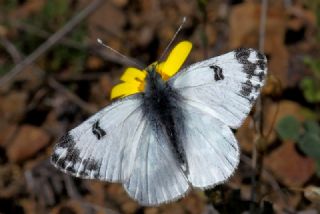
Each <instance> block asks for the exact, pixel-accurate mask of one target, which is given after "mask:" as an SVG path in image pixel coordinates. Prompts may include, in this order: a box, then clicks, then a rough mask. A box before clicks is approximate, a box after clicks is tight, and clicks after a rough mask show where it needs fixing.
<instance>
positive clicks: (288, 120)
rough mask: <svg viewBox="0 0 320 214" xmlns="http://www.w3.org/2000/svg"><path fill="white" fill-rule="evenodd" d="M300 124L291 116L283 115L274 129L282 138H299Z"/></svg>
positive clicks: (295, 139)
mask: <svg viewBox="0 0 320 214" xmlns="http://www.w3.org/2000/svg"><path fill="white" fill-rule="evenodd" d="M300 127H301V124H300V122H299V121H298V120H297V119H296V118H295V117H293V116H286V117H283V118H282V119H281V120H280V121H279V122H278V124H277V126H276V130H277V132H278V134H279V136H280V137H281V139H282V140H294V141H297V140H298V138H299V132H300Z"/></svg>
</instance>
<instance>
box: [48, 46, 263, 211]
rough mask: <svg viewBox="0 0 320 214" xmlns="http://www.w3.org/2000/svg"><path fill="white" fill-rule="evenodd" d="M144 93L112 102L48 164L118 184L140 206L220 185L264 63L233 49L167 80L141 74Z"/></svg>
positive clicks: (231, 166) (234, 158)
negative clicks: (236, 134)
mask: <svg viewBox="0 0 320 214" xmlns="http://www.w3.org/2000/svg"><path fill="white" fill-rule="evenodd" d="M147 71H148V74H147V77H146V87H145V90H144V92H142V93H139V94H135V95H132V96H129V97H126V98H123V99H119V100H117V101H115V102H114V103H113V104H111V105H109V106H107V107H106V108H104V109H102V110H101V111H100V112H98V113H96V114H95V115H93V116H92V117H90V118H89V119H87V120H86V121H85V122H83V123H82V124H81V125H79V126H78V127H76V128H74V129H72V130H71V131H69V132H68V133H67V134H66V135H65V136H64V137H62V138H61V140H60V142H59V143H58V144H57V145H56V147H55V149H54V153H53V155H52V159H51V160H52V163H53V164H54V165H55V166H56V167H58V168H59V169H61V170H62V171H64V172H66V173H69V174H72V175H74V176H77V177H81V178H90V179H99V180H104V181H110V182H121V183H122V184H123V186H124V188H125V190H126V191H127V193H128V194H129V195H130V196H131V197H132V198H134V199H135V200H137V201H138V202H139V203H140V204H143V205H158V204H161V203H165V202H169V201H173V200H176V199H178V198H181V197H182V196H184V195H185V194H186V193H187V192H188V190H189V189H190V188H191V187H196V188H201V189H206V188H211V187H213V186H215V185H217V184H219V183H222V182H224V181H225V180H227V179H228V178H229V177H230V176H231V175H232V174H233V173H234V171H235V169H236V167H237V165H238V163H239V147H238V144H237V141H236V139H235V137H234V135H233V133H232V131H231V129H230V128H238V127H239V126H240V125H241V124H242V122H243V120H244V119H245V117H246V116H247V114H248V113H249V112H250V109H251V106H252V105H253V103H254V101H255V100H256V98H257V96H258V95H259V93H260V88H261V87H262V86H263V84H264V82H265V76H266V73H267V68H266V57H265V56H264V55H263V54H260V53H259V52H257V51H255V50H253V49H238V50H235V51H232V52H229V53H227V54H224V55H222V56H219V57H215V58H211V59H208V60H205V61H202V62H199V63H196V64H193V65H191V66H189V67H187V68H185V69H183V70H181V71H180V72H178V73H177V74H176V75H175V76H174V77H172V78H171V79H169V80H168V81H164V80H162V79H161V77H160V75H159V74H158V73H157V72H156V67H155V66H151V67H149V68H148V69H147Z"/></svg>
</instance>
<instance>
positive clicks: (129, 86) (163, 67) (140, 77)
mask: <svg viewBox="0 0 320 214" xmlns="http://www.w3.org/2000/svg"><path fill="white" fill-rule="evenodd" d="M191 48H192V43H191V42H189V41H182V42H180V43H178V44H177V45H176V46H175V47H174V48H173V49H172V51H171V52H170V53H169V55H168V57H167V59H166V60H165V61H163V62H154V63H152V64H151V65H149V66H148V67H146V68H145V69H144V70H139V69H137V68H133V67H129V68H127V69H126V70H125V72H124V73H123V75H122V76H121V77H120V80H121V81H122V82H121V83H119V84H117V85H115V86H114V87H113V88H112V91H111V99H116V98H123V97H126V96H129V95H132V94H136V93H141V92H144V90H145V85H146V83H145V82H146V77H147V76H148V75H150V74H160V76H161V78H162V79H163V80H164V81H167V80H168V79H170V78H171V77H172V76H173V75H175V74H176V73H177V72H178V70H179V69H180V68H181V66H182V64H183V63H184V61H185V60H186V59H187V57H188V55H189V53H190V51H191Z"/></svg>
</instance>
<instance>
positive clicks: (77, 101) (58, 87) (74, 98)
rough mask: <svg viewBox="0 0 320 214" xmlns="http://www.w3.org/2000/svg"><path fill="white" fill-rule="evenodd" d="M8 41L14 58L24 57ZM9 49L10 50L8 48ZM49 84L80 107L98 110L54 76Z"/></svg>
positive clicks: (38, 70) (90, 110)
mask: <svg viewBox="0 0 320 214" xmlns="http://www.w3.org/2000/svg"><path fill="white" fill-rule="evenodd" d="M6 42H7V43H8V44H10V51H11V52H14V55H15V56H12V58H13V57H16V58H17V60H19V59H22V57H23V55H22V54H21V53H20V52H19V51H18V49H17V48H16V47H15V46H14V45H13V44H12V43H11V42H10V41H9V40H6ZM7 51H9V50H7ZM18 62H19V61H18ZM31 66H32V68H33V69H34V70H36V71H37V73H38V74H40V75H41V76H44V74H45V71H43V70H42V69H41V68H39V67H38V66H36V65H34V64H31ZM49 85H50V86H51V87H52V88H55V89H56V90H58V91H60V92H61V93H63V94H64V95H65V96H66V97H68V98H69V100H71V101H73V102H74V103H75V104H77V105H78V106H79V107H80V108H82V109H83V110H85V111H86V112H88V113H90V114H92V113H95V112H96V111H97V109H96V108H95V107H94V106H91V105H89V104H88V103H86V102H85V101H83V100H82V99H81V98H80V97H78V96H77V95H76V94H74V93H72V92H71V91H69V90H68V89H67V88H66V87H64V86H63V85H62V84H60V83H59V82H57V81H56V80H55V79H54V78H52V77H49Z"/></svg>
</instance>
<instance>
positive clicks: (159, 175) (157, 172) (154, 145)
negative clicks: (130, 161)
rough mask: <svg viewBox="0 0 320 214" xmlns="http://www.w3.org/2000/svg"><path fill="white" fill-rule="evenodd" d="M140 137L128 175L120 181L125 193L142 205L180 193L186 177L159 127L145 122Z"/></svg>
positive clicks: (176, 195) (159, 202)
mask: <svg viewBox="0 0 320 214" xmlns="http://www.w3.org/2000/svg"><path fill="white" fill-rule="evenodd" d="M142 136H143V138H144V140H143V144H141V147H140V148H139V151H138V153H137V159H136V163H135V166H134V170H133V171H132V175H131V176H130V179H129V180H128V181H127V182H125V183H124V187H125V190H126V191H127V192H128V194H129V195H130V196H131V197H132V198H134V199H135V200H137V201H138V202H139V203H140V204H143V205H148V206H150V205H159V204H161V203H165V202H169V201H173V200H176V199H178V198H180V197H182V196H183V195H184V194H186V192H187V191H188V189H189V184H188V181H187V178H186V177H185V175H184V173H183V171H182V170H181V167H180V166H178V162H177V160H176V158H175V156H174V154H173V152H172V149H171V148H170V146H169V144H168V143H169V140H168V139H167V138H166V137H165V135H162V134H161V132H160V131H156V130H154V129H153V128H152V125H151V124H147V127H146V129H145V130H144V133H143V134H142Z"/></svg>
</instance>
